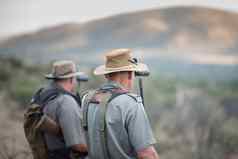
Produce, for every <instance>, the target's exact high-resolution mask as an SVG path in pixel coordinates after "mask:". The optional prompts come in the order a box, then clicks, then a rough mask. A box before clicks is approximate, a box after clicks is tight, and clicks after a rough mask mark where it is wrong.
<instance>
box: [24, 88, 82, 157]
mask: <svg viewBox="0 0 238 159" xmlns="http://www.w3.org/2000/svg"><path fill="white" fill-rule="evenodd" d="M60 94H68V95H70V96H72V97H73V98H74V99H75V100H76V101H77V103H78V104H81V100H80V98H78V96H75V95H73V94H71V93H69V92H66V91H64V90H61V89H58V88H56V89H51V90H47V91H44V89H43V88H41V89H39V90H38V91H37V92H36V93H35V94H34V95H33V98H32V100H31V102H30V104H29V106H28V107H27V110H26V112H25V113H24V124H23V125H24V133H25V137H26V139H27V141H28V143H29V146H30V148H31V150H32V154H33V158H34V159H47V158H48V149H47V145H46V141H45V137H44V131H43V128H42V127H44V125H46V124H48V125H49V126H51V127H52V128H51V129H53V128H54V129H56V128H55V127H56V126H57V127H58V128H57V129H59V131H60V127H59V126H58V124H57V123H56V122H55V121H53V120H52V119H50V117H48V116H47V115H46V114H44V112H43V109H44V107H45V106H46V104H47V103H48V102H49V101H51V100H54V99H55V98H57V97H58V96H59V95H60ZM52 124H54V125H52ZM54 131H56V130H54ZM57 132H58V130H57ZM58 134H60V132H59V133H58ZM53 135H55V134H53Z"/></svg>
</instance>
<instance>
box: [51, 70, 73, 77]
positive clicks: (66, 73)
mask: <svg viewBox="0 0 238 159" xmlns="http://www.w3.org/2000/svg"><path fill="white" fill-rule="evenodd" d="M71 73H74V72H73V71H68V72H65V73H63V74H58V75H57V74H56V73H54V76H56V77H57V76H58V77H59V76H65V75H68V74H71Z"/></svg>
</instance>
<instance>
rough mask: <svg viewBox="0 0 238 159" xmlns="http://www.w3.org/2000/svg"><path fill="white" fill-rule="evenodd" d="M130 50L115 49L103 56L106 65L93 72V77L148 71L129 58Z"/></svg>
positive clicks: (142, 65)
mask: <svg viewBox="0 0 238 159" xmlns="http://www.w3.org/2000/svg"><path fill="white" fill-rule="evenodd" d="M131 54H132V53H131V50H130V49H115V50H112V51H111V52H109V53H107V54H106V55H105V58H106V64H105V65H101V66H99V67H97V68H96V69H95V70H94V74H95V75H105V74H108V73H113V72H122V71H138V72H140V71H141V72H143V71H148V70H149V69H148V67H147V65H145V64H143V63H137V62H135V61H134V60H133V58H132V57H131V56H132V55H131Z"/></svg>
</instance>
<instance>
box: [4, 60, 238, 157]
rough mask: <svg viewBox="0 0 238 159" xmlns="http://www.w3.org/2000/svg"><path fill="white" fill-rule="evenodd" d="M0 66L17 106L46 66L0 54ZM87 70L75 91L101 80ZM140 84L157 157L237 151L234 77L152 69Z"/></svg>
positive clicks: (226, 154) (39, 80)
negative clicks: (206, 77)
mask: <svg viewBox="0 0 238 159" xmlns="http://www.w3.org/2000/svg"><path fill="white" fill-rule="evenodd" d="M0 64H1V66H2V67H0V89H1V92H3V91H4V92H5V93H6V94H7V95H8V96H9V98H10V99H12V100H14V101H16V102H17V103H18V105H19V107H20V108H24V107H25V106H26V105H27V103H28V102H29V100H30V98H31V96H32V94H33V92H35V91H36V90H37V89H38V88H40V87H41V86H42V85H44V84H45V82H46V81H45V80H44V78H43V74H44V73H46V72H49V70H50V68H49V66H38V65H30V64H25V63H23V62H21V61H19V60H16V59H13V58H0ZM91 72H92V71H91V70H89V73H90V77H92V78H91V80H90V81H89V82H87V83H82V84H81V85H80V90H81V91H85V90H87V89H93V88H96V87H97V86H98V85H99V84H100V83H102V82H103V78H101V77H95V76H92V74H91ZM135 84H137V83H136V82H135ZM144 86H145V88H144V90H145V92H144V93H145V103H146V104H145V109H146V111H147V112H148V115H149V117H150V120H151V123H152V127H153V129H154V132H155V136H156V138H157V140H158V144H157V145H156V148H157V149H158V151H159V152H160V156H161V158H165V159H169V158H176V159H191V158H195V159H204V158H206V159H215V158H216V159H223V158H227V157H229V155H232V154H238V133H237V132H238V124H237V123H238V108H237V107H238V80H233V81H206V80H200V79H197V80H190V79H179V78H176V77H173V76H163V75H157V74H156V73H155V75H152V76H151V77H149V78H147V79H145V80H144ZM234 105H235V106H234ZM229 112H232V115H231V114H229Z"/></svg>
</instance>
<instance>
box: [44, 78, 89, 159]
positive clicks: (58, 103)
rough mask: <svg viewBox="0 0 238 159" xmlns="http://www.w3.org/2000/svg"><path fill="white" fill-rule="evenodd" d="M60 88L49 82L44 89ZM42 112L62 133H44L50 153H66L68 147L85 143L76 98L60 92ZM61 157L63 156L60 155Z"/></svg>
mask: <svg viewBox="0 0 238 159" xmlns="http://www.w3.org/2000/svg"><path fill="white" fill-rule="evenodd" d="M55 88H57V89H61V88H59V87H58V86H57V85H56V84H54V83H51V84H50V85H49V86H48V87H47V88H46V89H45V91H49V90H51V89H55ZM43 111H44V113H45V114H47V115H48V116H49V117H50V118H51V119H53V120H54V121H56V123H57V124H58V125H59V126H60V127H61V131H62V135H58V136H55V135H52V134H50V133H45V139H46V144H47V147H48V149H49V152H52V154H62V155H64V153H65V155H68V154H69V152H70V147H71V146H73V145H75V144H79V143H85V140H84V135H83V132H82V127H81V124H80V121H81V113H80V109H79V105H78V103H77V102H76V100H75V99H74V98H73V97H72V96H70V95H69V94H65V93H61V94H60V95H58V96H57V97H56V98H55V99H53V100H51V101H50V102H49V103H47V104H46V106H45V107H44V110H43ZM62 157H63V156H62Z"/></svg>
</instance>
